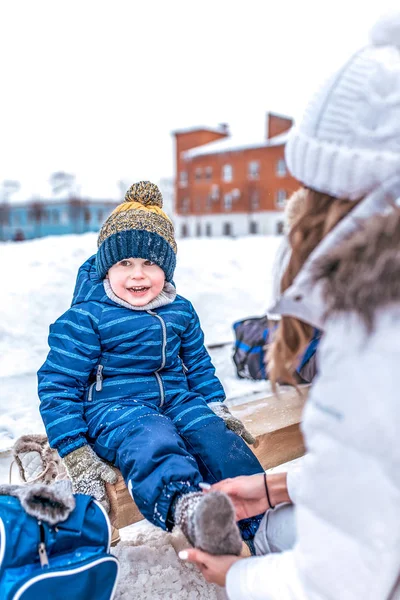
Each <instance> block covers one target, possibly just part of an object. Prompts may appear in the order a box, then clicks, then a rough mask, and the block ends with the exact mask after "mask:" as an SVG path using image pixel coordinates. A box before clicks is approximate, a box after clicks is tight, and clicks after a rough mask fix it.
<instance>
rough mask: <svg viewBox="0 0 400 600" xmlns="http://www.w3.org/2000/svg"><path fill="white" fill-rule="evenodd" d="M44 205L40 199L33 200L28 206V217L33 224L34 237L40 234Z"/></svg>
mask: <svg viewBox="0 0 400 600" xmlns="http://www.w3.org/2000/svg"><path fill="white" fill-rule="evenodd" d="M44 210H45V209H44V206H43V202H42V201H41V200H39V199H38V200H33V202H32V204H31V205H30V207H29V218H30V219H32V221H33V222H34V224H35V237H40V236H41V234H42V223H43V220H44Z"/></svg>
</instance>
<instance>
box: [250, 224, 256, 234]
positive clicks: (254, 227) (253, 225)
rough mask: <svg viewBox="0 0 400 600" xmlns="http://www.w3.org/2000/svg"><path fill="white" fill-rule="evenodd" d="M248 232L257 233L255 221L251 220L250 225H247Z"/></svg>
mask: <svg viewBox="0 0 400 600" xmlns="http://www.w3.org/2000/svg"><path fill="white" fill-rule="evenodd" d="M249 232H250V233H251V234H255V233H258V223H256V222H255V221H251V222H250V227H249Z"/></svg>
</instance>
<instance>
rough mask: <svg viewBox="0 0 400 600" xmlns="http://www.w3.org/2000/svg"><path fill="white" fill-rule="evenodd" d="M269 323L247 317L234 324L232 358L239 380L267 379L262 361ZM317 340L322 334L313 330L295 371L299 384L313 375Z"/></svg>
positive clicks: (309, 380) (308, 381) (260, 318)
mask: <svg viewBox="0 0 400 600" xmlns="http://www.w3.org/2000/svg"><path fill="white" fill-rule="evenodd" d="M269 324H270V323H269V319H268V317H267V316H264V317H250V318H248V319H243V320H241V321H236V322H235V323H234V324H233V330H234V333H235V348H234V353H233V357H232V358H233V362H234V363H235V366H236V372H237V375H238V377H240V378H241V379H255V380H259V379H268V373H267V369H266V367H265V362H264V361H265V353H266V349H267V345H268V342H269V333H270V328H269ZM320 338H321V332H320V331H319V330H318V329H315V330H314V335H313V338H312V340H311V341H310V343H309V345H308V346H307V348H306V350H305V352H304V354H303V356H302V357H301V358H300V361H299V364H298V366H297V369H296V373H297V376H298V382H299V383H311V381H312V380H313V379H314V377H315V375H316V372H317V371H316V361H315V353H316V350H317V348H318V344H319V341H320Z"/></svg>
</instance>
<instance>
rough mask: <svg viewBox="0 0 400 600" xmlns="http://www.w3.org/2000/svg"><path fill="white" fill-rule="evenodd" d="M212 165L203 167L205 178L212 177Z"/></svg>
mask: <svg viewBox="0 0 400 600" xmlns="http://www.w3.org/2000/svg"><path fill="white" fill-rule="evenodd" d="M212 172H213V171H212V167H206V168H205V169H204V176H205V178H206V179H212Z"/></svg>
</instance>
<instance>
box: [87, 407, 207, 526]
mask: <svg viewBox="0 0 400 600" xmlns="http://www.w3.org/2000/svg"><path fill="white" fill-rule="evenodd" d="M96 412H97V416H96V413H95V412H93V413H92V415H91V416H90V415H89V418H88V419H87V421H88V425H89V436H90V440H91V441H92V443H93V448H94V450H95V452H96V453H97V454H98V455H99V456H100V457H102V458H104V459H106V460H108V461H110V462H112V463H113V464H115V466H116V467H118V468H119V469H120V471H121V473H122V475H123V477H124V479H125V482H126V484H127V486H128V489H129V491H130V493H131V495H132V497H133V499H134V500H135V502H136V504H137V507H138V509H139V510H140V512H141V513H142V514H143V516H144V517H145V518H146V519H148V520H149V521H151V522H152V523H154V524H155V525H158V526H160V527H162V528H163V529H168V528H170V526H171V525H172V523H168V522H167V517H168V514H169V511H170V508H171V505H172V502H173V500H174V497H175V496H177V495H179V494H182V493H187V492H192V491H199V487H198V484H199V482H200V481H202V477H201V475H200V472H199V469H198V466H197V463H196V460H195V459H194V458H193V456H191V454H190V453H189V452H188V450H187V448H186V446H185V443H184V441H183V440H182V438H181V437H180V436H179V434H178V432H177V430H176V428H175V426H174V425H173V423H172V422H171V420H170V419H169V418H167V417H166V416H165V415H163V414H161V413H160V411H159V409H158V407H156V406H151V405H145V404H140V403H135V404H133V403H132V404H129V405H128V404H127V405H121V404H113V405H112V407H111V406H110V407H109V408H108V410H107V407H105V410H104V409H103V410H100V409H99V410H98V411H96Z"/></svg>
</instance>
